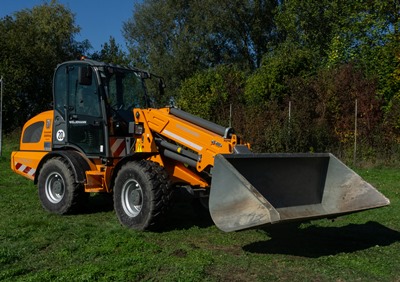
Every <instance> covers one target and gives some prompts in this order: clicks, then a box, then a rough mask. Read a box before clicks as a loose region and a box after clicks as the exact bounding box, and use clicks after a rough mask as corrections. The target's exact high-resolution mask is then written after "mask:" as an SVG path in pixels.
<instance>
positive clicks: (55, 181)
mask: <svg viewBox="0 0 400 282" xmlns="http://www.w3.org/2000/svg"><path fill="white" fill-rule="evenodd" d="M38 193H39V199H40V201H41V203H42V206H43V208H44V209H45V210H47V211H50V212H53V213H57V214H66V213H72V212H76V211H78V210H79V209H80V208H82V206H83V205H84V203H85V202H86V200H87V197H88V195H89V194H87V193H85V191H84V187H83V184H81V183H77V182H76V181H75V177H74V174H73V170H72V167H71V166H70V164H69V163H68V162H67V161H66V160H65V159H63V158H61V157H56V158H52V159H50V160H48V161H47V162H46V163H45V164H44V165H43V167H42V169H41V171H40V174H39V178H38Z"/></svg>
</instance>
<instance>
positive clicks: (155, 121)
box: [134, 108, 238, 186]
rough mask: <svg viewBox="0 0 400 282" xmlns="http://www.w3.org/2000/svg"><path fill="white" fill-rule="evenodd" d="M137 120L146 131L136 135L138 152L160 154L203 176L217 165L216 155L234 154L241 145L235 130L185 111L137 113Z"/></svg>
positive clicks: (136, 149)
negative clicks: (201, 173)
mask: <svg viewBox="0 0 400 282" xmlns="http://www.w3.org/2000/svg"><path fill="white" fill-rule="evenodd" d="M134 116H135V126H136V127H137V128H140V127H141V126H143V129H144V130H143V134H142V135H135V137H136V145H135V146H136V147H135V151H136V152H159V153H160V154H161V156H160V157H161V158H162V157H167V158H172V159H174V160H176V161H178V162H180V163H184V164H186V165H189V166H192V167H194V168H195V169H196V170H197V172H199V173H200V172H203V171H205V170H206V169H209V168H210V167H212V166H213V165H214V157H215V155H216V154H230V153H232V152H233V151H234V148H235V146H236V145H238V138H237V136H236V135H235V134H233V133H231V131H232V130H231V129H229V128H226V129H225V128H223V127H221V126H219V125H216V124H214V123H211V122H209V121H206V120H204V119H201V118H198V117H195V116H192V115H190V114H188V113H185V112H183V111H181V110H177V109H173V108H172V109H171V108H162V109H135V110H134ZM222 134H223V135H224V136H223V135H222ZM188 149H189V150H188ZM166 167H167V166H166ZM206 171H207V170H206ZM201 186H203V185H201Z"/></svg>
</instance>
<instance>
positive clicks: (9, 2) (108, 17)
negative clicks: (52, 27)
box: [0, 0, 138, 52]
mask: <svg viewBox="0 0 400 282" xmlns="http://www.w3.org/2000/svg"><path fill="white" fill-rule="evenodd" d="M46 2H50V0H48V1H44V0H0V18H3V17H5V16H6V15H12V14H13V13H14V12H17V11H20V10H22V9H31V8H32V7H34V6H37V5H41V4H43V3H46ZM135 2H138V1H137V0H114V1H106V0H58V3H60V4H63V5H65V6H66V7H67V8H69V9H70V10H71V11H72V12H73V13H74V14H75V24H76V25H78V26H80V28H81V31H80V34H78V35H77V37H76V38H75V39H76V40H77V41H82V40H84V39H88V40H89V41H90V43H91V44H92V46H93V49H92V50H90V52H93V51H100V50H101V45H102V44H104V43H105V42H108V40H109V38H110V36H113V37H114V38H115V40H116V42H117V44H119V45H120V46H121V47H122V48H123V50H126V44H125V39H124V38H123V36H122V23H123V22H125V21H127V20H128V19H129V18H131V17H132V14H133V8H134V3H135Z"/></svg>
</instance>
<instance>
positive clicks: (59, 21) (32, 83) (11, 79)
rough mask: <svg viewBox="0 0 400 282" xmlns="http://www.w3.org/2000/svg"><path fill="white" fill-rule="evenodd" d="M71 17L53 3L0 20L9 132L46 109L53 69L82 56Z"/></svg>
mask: <svg viewBox="0 0 400 282" xmlns="http://www.w3.org/2000/svg"><path fill="white" fill-rule="evenodd" d="M77 32H79V28H78V27H77V26H76V25H75V23H74V15H73V14H72V13H71V11H69V10H68V9H66V8H65V7H64V6H63V5H61V4H58V3H57V2H56V1H52V2H51V3H49V4H48V3H45V4H43V5H40V6H36V7H34V8H32V9H31V10H22V11H19V12H16V13H15V14H14V15H13V16H7V17H5V18H3V19H1V20H0V36H1V40H0V73H1V74H2V75H3V76H4V85H5V89H4V115H3V118H4V124H5V125H6V126H5V128H4V129H5V130H6V131H9V130H12V129H13V128H15V127H18V126H21V125H22V124H23V123H24V122H25V121H26V119H27V118H29V117H31V116H32V115H34V114H36V113H38V112H41V111H43V110H45V109H48V108H49V106H50V103H51V101H52V94H51V93H52V77H53V71H54V68H55V67H56V65H57V64H58V63H60V62H62V61H65V60H70V59H72V58H74V57H77V55H78V54H82V53H83V52H85V51H86V49H87V48H88V47H89V43H88V42H87V41H84V42H76V41H75V40H74V35H75V34H76V33H77Z"/></svg>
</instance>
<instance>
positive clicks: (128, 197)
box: [121, 180, 143, 217]
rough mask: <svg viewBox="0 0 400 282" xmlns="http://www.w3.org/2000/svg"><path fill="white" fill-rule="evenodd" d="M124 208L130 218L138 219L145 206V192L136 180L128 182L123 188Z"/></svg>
mask: <svg viewBox="0 0 400 282" xmlns="http://www.w3.org/2000/svg"><path fill="white" fill-rule="evenodd" d="M121 201H122V207H123V209H124V211H125V213H126V214H127V215H128V216H130V217H136V216H137V215H138V214H139V213H140V211H141V210H142V206H143V191H142V187H140V185H139V183H138V182H137V181H136V180H128V181H127V182H125V184H124V187H123V188H122V199H121Z"/></svg>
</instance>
